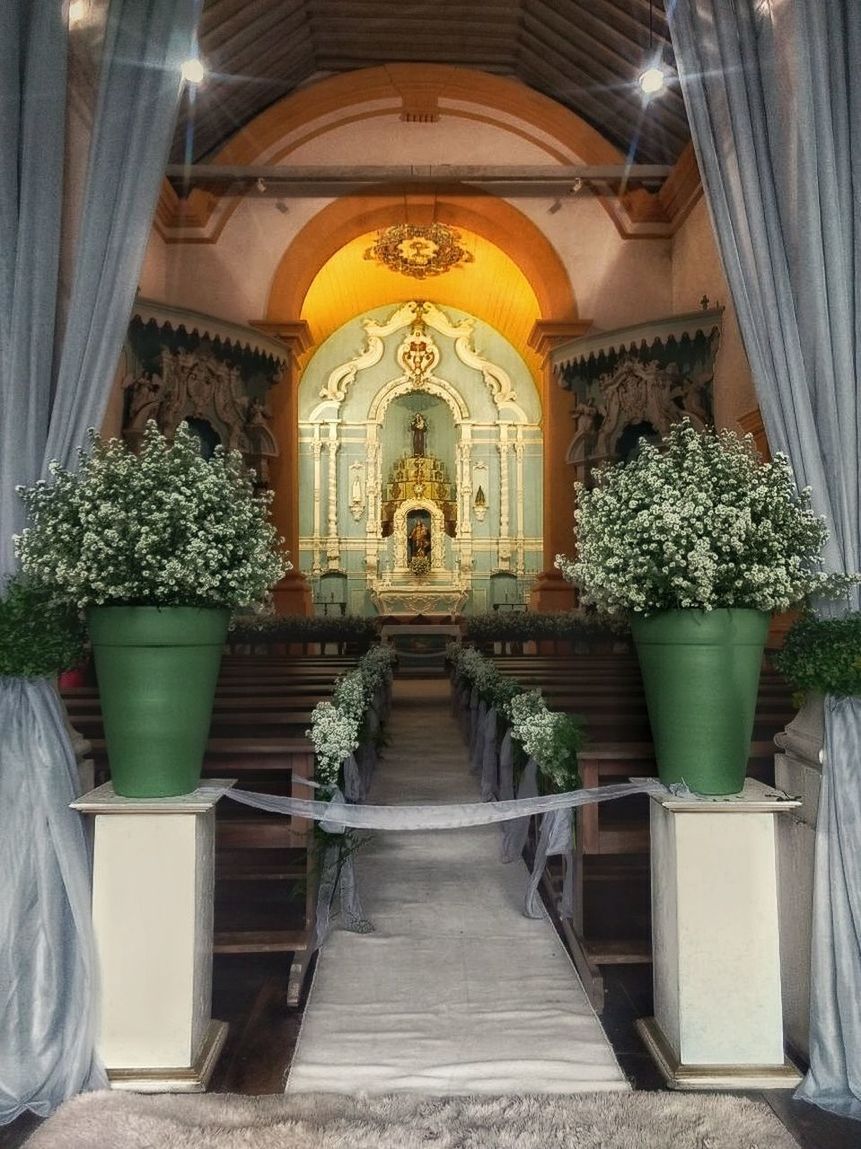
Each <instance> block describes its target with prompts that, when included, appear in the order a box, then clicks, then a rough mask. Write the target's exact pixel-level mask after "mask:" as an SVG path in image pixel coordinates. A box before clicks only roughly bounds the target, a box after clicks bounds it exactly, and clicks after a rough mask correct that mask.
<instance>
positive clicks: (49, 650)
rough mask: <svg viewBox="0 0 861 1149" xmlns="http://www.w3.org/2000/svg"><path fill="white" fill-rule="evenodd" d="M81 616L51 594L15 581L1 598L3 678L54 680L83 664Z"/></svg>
mask: <svg viewBox="0 0 861 1149" xmlns="http://www.w3.org/2000/svg"><path fill="white" fill-rule="evenodd" d="M84 653H85V646H84V625H83V622H82V621H81V617H80V614H79V612H78V611H77V610H76V609H75V608H74V607H70V606H69V605H68V604H66V603H64V602H61V601H59V600H58V599H56V598H54V597H53V596H52V595H51V594H50V593H49V592H48V591H46V590H44V589H42V588H39V587H35V586H33V585H32V584H30V583H27V582H25V581H24V580H23V579H21V578H17V579H13V580H12V581H11V582H9V584H8V585H7V587H6V590H5V593H4V594H3V596H2V598H0V677H3V676H6V677H11V678H51V677H53V676H54V675H55V674H59V673H60V671H62V670H69V669H71V668H72V667H74V666H79V665H80V664H81V662H83V660H84Z"/></svg>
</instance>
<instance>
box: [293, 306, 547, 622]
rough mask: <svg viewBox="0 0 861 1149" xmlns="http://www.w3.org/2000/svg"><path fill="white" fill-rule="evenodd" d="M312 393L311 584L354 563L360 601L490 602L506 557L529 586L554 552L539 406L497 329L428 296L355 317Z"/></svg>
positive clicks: (304, 448) (424, 606)
mask: <svg viewBox="0 0 861 1149" xmlns="http://www.w3.org/2000/svg"><path fill="white" fill-rule="evenodd" d="M357 344H358V346H357ZM299 406H300V426H299V430H300V508H301V514H302V516H303V517H302V520H301V537H300V561H301V565H302V569H303V570H304V571H305V572H306V573H307V574H308V576H309V577H310V579H311V580H312V585H313V584H314V581H315V580H317V581H319V579H320V578H321V577H322V576H323V575H324V573H325V572H326V571H331V570H342V571H344V572H345V574H346V575H347V577H348V583H349V609H350V610H352V611H354V612H356V613H360V612H378V613H381V614H384V615H410V616H414V615H418V614H422V615H441V614H442V615H448V614H452V613H457V612H460V611H462V610H463V611H467V612H468V611H470V610H483V609H486V608H487V606H488V605H489V587H490V582H489V580H490V578H491V576H492V575H494V574H496V573H498V572H499V571H506V572H510V573H511V575H512V576H513V578H514V579H515V580H518V582H520V583H522V584H523V587H524V593H525V589H526V587H527V586H528V583H529V582H530V581H531V578H532V577H533V576H534V574H535V572H536V571H537V570H538V569H539V568H540V562H541V543H542V540H541V522H542V506H541V503H542V492H541V474H542V435H541V426H540V418H541V412H540V405H539V399H538V393H537V389H536V387H535V384H534V381H533V380H532V378H531V376H530V374H529V372H528V369H527V368H526V366H525V364H524V363H523V360H522V359H521V358H520V356H519V355H517V353H516V351H515V350H514V348H512V347H511V346H510V345H509V344H508V343H507V342H506V341H505V340H504V339H503V337H502V336H501V335H500V334H499V333H498V332H495V331H494V330H493V329H492V328H489V327H488V326H487V325H485V324H482V323H481V322H480V321H479V320H477V319H475V318H474V317H472V316H468V315H464V314H463V313H458V314H457V315H452V314H449V313H448V312H447V311H446V310H444V309H443V308H441V307H438V306H436V305H435V304H432V303H428V302H424V301H420V300H414V301H411V302H409V303H406V304H401V305H398V306H393V307H391V308H388V309H381V310H380V311H378V312H375V313H372V314H370V315H366V316H362V317H357V319H356V320H354V321H352V322H351V323H350V324H347V325H346V326H345V328H342V329H341V330H340V331H339V332H336V333H335V335H333V336H332V337H331V338H330V339H329V340H327V341H326V343H324V344H323V345H322V347H321V348H320V349H319V350H318V352H317V354H316V355H315V356H314V358H313V359H312V360H311V362H310V363H309V365H308V367H307V368H306V370H305V373H304V375H303V378H302V382H301V386H300V396H299ZM476 478H478V480H479V481H478V482H476V481H475V480H476Z"/></svg>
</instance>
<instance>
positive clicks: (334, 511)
mask: <svg viewBox="0 0 861 1149" xmlns="http://www.w3.org/2000/svg"><path fill="white" fill-rule="evenodd" d="M339 445H340V444H339V442H338V424H337V422H336V421H335V420H333V421H332V422H330V423H329V441H328V443H327V444H326V447H327V450H328V452H329V476H328V483H327V484H326V496H327V498H328V501H329V515H328V524H329V535H328V539H327V540H326V566H327V567H328V568H329V570H337V569H338V567H339V565H340V560H341V554H340V545H339V541H338V447H339Z"/></svg>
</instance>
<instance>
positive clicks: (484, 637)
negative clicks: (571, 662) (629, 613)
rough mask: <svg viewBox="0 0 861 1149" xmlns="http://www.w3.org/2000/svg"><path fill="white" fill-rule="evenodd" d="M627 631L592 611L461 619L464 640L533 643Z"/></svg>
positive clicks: (502, 613)
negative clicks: (543, 640)
mask: <svg viewBox="0 0 861 1149" xmlns="http://www.w3.org/2000/svg"><path fill="white" fill-rule="evenodd" d="M627 634H628V627H627V626H626V624H625V623H624V622H622V621H620V620H619V619H616V618H610V617H609V616H607V615H599V614H597V613H595V612H594V611H589V612H587V611H578V610H569V611H559V612H556V613H547V614H543V613H540V612H538V611H528V610H527V611H489V612H488V613H486V614H472V615H469V616H468V617H467V618H466V619H465V620H464V640H465V641H468V642H477V643H486V642H532V641H538V640H540V639H569V640H572V641H577V640H581V639H582V640H586V641H588V640H589V639H590V638H614V637H617V636H625V635H627Z"/></svg>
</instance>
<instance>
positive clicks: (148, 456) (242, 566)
mask: <svg viewBox="0 0 861 1149" xmlns="http://www.w3.org/2000/svg"><path fill="white" fill-rule="evenodd" d="M78 456H79V458H78V466H77V470H76V471H72V470H66V469H65V468H63V467H61V466H59V464H57V463H52V464H51V468H50V471H51V475H52V478H53V482H52V483H51V484H48V483H46V482H44V481H43V482H39V483H37V484H36V486H35V487H32V488H30V489H20V490H19V494H20V495H21V498H22V499H23V501H24V503H25V505H26V507H27V510H28V511H29V514H30V525H29V526H28V527H27V528H26V529H25V530H24V531H23V532H22V534H20V535H19V536H17V538H16V549H17V553H18V556H19V558H20V560H21V566H22V568H23V569H24V571H25V572H26V573H27V575H28V576H29V578H30V579H31V581H32V582H33V583H34V584H36V585H40V586H45V587H49V588H51V590H52V591H53V593H54V595H55V596H56V597H57V599H59V600H61V601H66V602H69V603H72V604H74V605H76V606H78V607H80V608H86V607H91V606H102V605H111V606H117V605H125V606H141V605H146V606H193V607H231V608H240V607H247V606H250V605H252V604H255V603H257V602H260V601H261V600H263V599H264V598H265V596H266V593H267V591H268V590H269V588H270V587H271V586H272V585H273V583H275V582H277V581H278V579H279V578H281V576H282V575H283V574H284V573H285V572H286V571H287V570H289V569H290V564H289V563H288V562H287V561H286V559H285V558H284V555H283V552H282V550H281V544H282V540H281V539H280V538H279V537H278V534H277V532H276V531H275V528H274V527H273V525H272V523H271V522H270V519H269V504H270V501H271V494H270V493H268V492H267V493H256V492H255V489H254V482H253V478H254V476H253V473H252V472H251V471H249V470H248V468H247V467H246V466H245V463H244V462H243V459H242V456H241V455H240V454H239V452H237V451H232V452H225V451H224V450H223V449H221V448H216V450H215V452H214V454H213V456H212V458H211V459H210V460H206V459H204V458H203V457H202V455H201V454H200V451H199V448H198V443H197V440H196V439H195V437H194V435H193V434H192V433H191V432H190V431H189V429H188V428H187V427H186V425H185V424H182V425H181V426H180V427H179V428H178V430H177V432H176V437H175V439H174V440H173V442H172V443H171V442H169V441H168V440H167V439H166V438H165V437H164V436H163V435H162V434H161V432H160V431H159V430H158V427H157V426H156V424H155V423H154V422H152V421H151V422H150V423H148V424H147V427H146V430H145V431H144V435H143V442H142V445H141V450H140V453H139V454H137V455H136V454H134V453H133V452H132V451H131V450H129V448H128V447H127V446H126V445H125V444H124V443H123V442H121V441H120V440H118V439H111V440H109V441H107V442H105V441H103V440H101V439H99V438H98V436H97V435H96V434H95V433H94V432H91V433H90V444H89V450H88V451H85V450H83V449H82V450H81V451H79V453H78Z"/></svg>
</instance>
